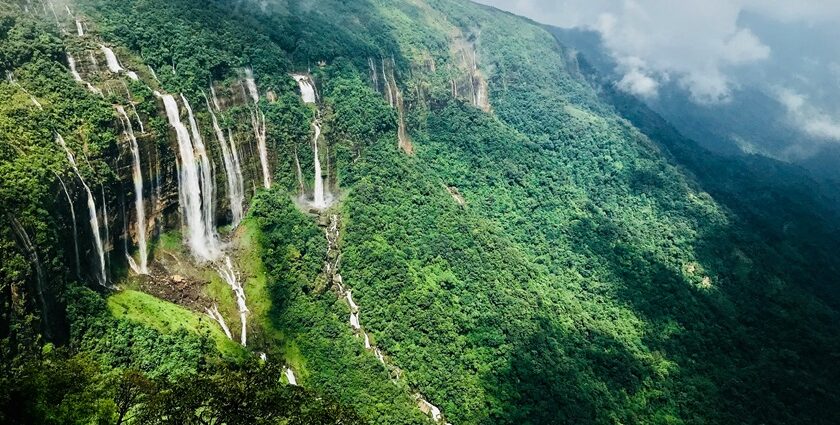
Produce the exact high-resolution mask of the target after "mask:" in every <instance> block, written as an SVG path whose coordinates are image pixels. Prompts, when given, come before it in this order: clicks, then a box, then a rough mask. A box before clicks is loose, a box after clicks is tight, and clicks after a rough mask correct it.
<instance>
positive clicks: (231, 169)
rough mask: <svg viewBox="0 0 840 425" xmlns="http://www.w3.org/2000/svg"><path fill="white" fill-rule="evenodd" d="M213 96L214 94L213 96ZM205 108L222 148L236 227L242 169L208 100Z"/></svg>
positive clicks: (241, 187) (239, 208) (239, 212)
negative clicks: (235, 160)
mask: <svg viewBox="0 0 840 425" xmlns="http://www.w3.org/2000/svg"><path fill="white" fill-rule="evenodd" d="M211 92H212V86H211ZM213 97H214V98H215V96H213ZM207 110H208V111H210V118H212V120H213V130H214V131H215V132H216V139H217V140H218V141H219V145H220V146H221V148H222V160H223V162H224V163H225V175H226V176H227V186H228V199H229V201H230V214H231V217H232V221H231V226H232V227H236V226H238V225H239V223H240V222H241V221H242V215H243V211H242V203H243V202H244V200H245V195H244V192H245V188H244V186H243V183H242V170H239V169H237V164H236V163H234V161H233V155H232V154H231V149H230V147H229V146H228V144H227V141H226V140H225V133H224V132H223V131H222V129H221V127H219V121H218V120H217V119H216V114H215V113H214V112H213V108H211V107H210V102H209V101H208V102H207Z"/></svg>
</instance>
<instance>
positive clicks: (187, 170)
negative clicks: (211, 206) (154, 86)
mask: <svg viewBox="0 0 840 425" xmlns="http://www.w3.org/2000/svg"><path fill="white" fill-rule="evenodd" d="M155 95H156V96H158V97H159V98H161V99H162V100H163V105H164V107H165V109H166V117H167V119H168V120H169V125H170V126H172V128H173V129H174V130H175V135H176V137H177V139H178V153H179V156H180V159H181V161H180V165H179V170H178V193H179V195H178V196H179V199H180V201H181V210H182V211H183V215H184V224H185V227H186V228H187V234H186V240H187V245H188V246H189V247H190V251H192V253H193V255H194V256H195V257H196V258H198V259H199V260H202V261H212V260H215V259H216V258H218V257H219V255H220V254H221V251H220V249H219V242H218V240H216V239H215V238H211V237H208V235H214V234H215V230H214V229H208V227H209V226H212V223H209V222H207V221H205V217H206V215H205V214H204V213H203V211H202V193H201V184H200V181H199V174H200V170H199V161H198V160H197V159H196V157H195V148H194V147H193V143H192V140H191V139H190V132H189V130H187V127H186V126H185V125H184V124H183V123H182V122H181V118H180V113H179V111H178V103H177V102H175V98H174V97H173V96H172V95H170V94H161V93H158V92H155Z"/></svg>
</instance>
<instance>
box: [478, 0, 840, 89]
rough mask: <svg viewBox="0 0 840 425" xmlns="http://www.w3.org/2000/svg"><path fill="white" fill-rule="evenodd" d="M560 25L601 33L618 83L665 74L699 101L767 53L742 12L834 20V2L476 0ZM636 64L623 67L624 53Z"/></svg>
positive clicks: (649, 83)
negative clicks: (615, 65) (619, 75)
mask: <svg viewBox="0 0 840 425" xmlns="http://www.w3.org/2000/svg"><path fill="white" fill-rule="evenodd" d="M478 1H480V2H481V3H485V4H490V5H493V6H496V7H499V8H502V9H506V10H509V11H512V12H514V13H517V14H521V15H525V16H528V17H530V18H533V19H536V20H538V21H540V22H543V23H546V24H551V25H557V26H561V27H584V28H590V29H593V30H596V31H598V32H600V33H601V35H602V37H603V40H604V44H605V46H606V48H607V49H608V50H609V51H610V53H611V54H612V56H613V57H614V59H616V62H617V63H619V64H620V65H619V69H618V71H619V72H620V73H622V74H623V77H622V78H620V79H619V81H618V83H617V85H618V86H619V87H621V88H622V89H624V90H626V91H628V92H631V93H635V94H639V95H642V96H651V95H654V94H655V91H656V88H657V87H658V86H659V84H660V83H661V82H663V80H662V78H663V77H665V78H667V77H672V78H674V79H675V80H676V81H678V82H679V83H680V84H681V85H682V86H684V87H685V88H687V89H688V90H689V91H690V93H691V94H692V97H693V98H694V99H695V100H696V101H699V102H721V101H726V100H728V99H729V95H730V93H731V90H732V88H733V87H735V86H736V85H737V81H735V79H734V77H732V76H731V74H732V73H731V72H730V71H731V70H733V69H734V68H737V67H739V66H745V65H749V64H755V63H760V62H761V61H763V60H765V59H767V58H769V57H770V55H771V54H772V52H771V48H770V47H769V46H767V45H766V44H765V43H763V42H762V40H760V39H759V38H758V37H757V36H756V35H755V34H754V33H753V32H752V31H750V29H749V28H744V27H742V26H740V25H739V22H738V19H739V16H741V14H742V13H744V12H749V13H756V14H760V15H762V16H766V17H769V18H771V19H775V20H779V21H785V22H837V23H838V24H840V1H837V0H679V1H674V0H478ZM631 58H632V61H636V62H640V63H641V65H639V66H627V65H626V62H627V61H628V59H631Z"/></svg>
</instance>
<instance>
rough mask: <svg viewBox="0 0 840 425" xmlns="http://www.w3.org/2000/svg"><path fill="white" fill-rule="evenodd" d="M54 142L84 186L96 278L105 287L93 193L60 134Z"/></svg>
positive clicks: (105, 276) (103, 263)
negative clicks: (97, 264) (95, 260)
mask: <svg viewBox="0 0 840 425" xmlns="http://www.w3.org/2000/svg"><path fill="white" fill-rule="evenodd" d="M55 140H56V142H58V144H59V145H61V148H62V149H64V153H65V154H66V155H67V160H68V161H69V162H70V165H71V166H72V167H73V171H74V172H75V173H76V177H78V178H79V180H80V181H81V182H82V186H84V188H85V192H86V193H87V206H88V212H89V213H90V230H91V233H92V234H93V246H94V248H95V249H96V254H97V255H98V257H99V275H98V276H97V280H98V281H99V284H100V285H105V284H107V283H108V276H107V274H106V273H105V247H104V245H103V244H102V237H101V236H100V235H99V218H98V217H97V215H96V202H95V201H94V200H93V193H91V191H90V187H88V185H87V183H85V180H84V179H83V178H82V174H81V173H80V172H79V167H78V166H77V165H76V158H75V157H74V156H73V153H72V152H70V149H69V148H68V147H67V144H66V143H64V138H63V137H61V135H60V134H56V135H55Z"/></svg>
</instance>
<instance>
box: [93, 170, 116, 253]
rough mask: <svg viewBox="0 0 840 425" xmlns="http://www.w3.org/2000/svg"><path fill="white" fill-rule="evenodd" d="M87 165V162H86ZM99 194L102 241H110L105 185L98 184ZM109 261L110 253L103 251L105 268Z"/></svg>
mask: <svg viewBox="0 0 840 425" xmlns="http://www.w3.org/2000/svg"><path fill="white" fill-rule="evenodd" d="M88 165H89V164H88ZM99 190H100V192H99V193H100V194H101V195H102V227H103V228H104V229H105V237H104V238H102V241H103V242H104V243H106V244H107V243H110V242H111V231H110V229H108V223H110V222H111V220H109V219H108V201H106V198H105V186H103V185H100V186H99ZM110 263H111V253H110V252H109V251H105V268H106V269H108V265H109V264H110Z"/></svg>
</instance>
